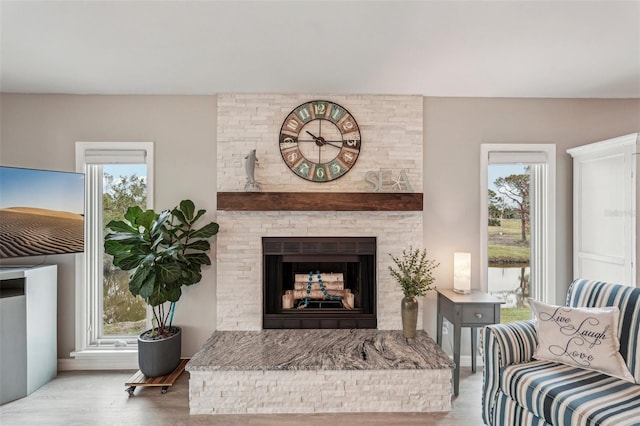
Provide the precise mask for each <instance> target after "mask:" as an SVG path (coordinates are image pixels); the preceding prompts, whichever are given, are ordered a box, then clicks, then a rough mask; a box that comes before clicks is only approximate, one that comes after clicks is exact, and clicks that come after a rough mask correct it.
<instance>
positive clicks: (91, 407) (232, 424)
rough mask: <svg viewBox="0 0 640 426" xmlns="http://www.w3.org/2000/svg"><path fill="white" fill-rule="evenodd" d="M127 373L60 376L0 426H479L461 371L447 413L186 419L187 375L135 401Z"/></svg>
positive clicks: (12, 406)
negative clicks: (165, 389)
mask: <svg viewBox="0 0 640 426" xmlns="http://www.w3.org/2000/svg"><path fill="white" fill-rule="evenodd" d="M132 373H133V372H132V371H124V372H123V371H119V372H93V371H82V372H61V373H60V374H59V375H58V377H57V378H56V379H54V380H53V381H51V382H50V383H48V384H46V385H45V386H43V387H42V388H40V389H38V390H37V391H36V392H34V393H33V394H31V395H29V396H28V397H26V398H23V399H20V400H18V401H13V402H10V403H7V404H4V405H3V406H1V407H0V424H1V425H2V426H41V425H64V426H74V425H78V426H80V425H82V426H85V425H123V426H128V425H132V426H133V425H145V426H155V425H171V426H181V425H225V426H236V425H238V426H239V425H265V426H276V425H278V426H293V425H305V426H306V425H322V426H337V425H350V426H363V425H367V426H369V425H385V426H386V425H393V426H396V425H426V426H430V425H434V426H435V425H437V426H457V425H461V426H480V425H482V417H481V414H480V413H481V411H480V410H481V401H480V395H481V388H482V369H481V367H480V368H478V372H477V373H475V374H472V373H471V368H470V367H462V368H461V370H460V395H459V396H458V397H456V398H454V399H453V403H452V404H453V410H452V411H451V412H449V413H409V414H392V413H375V414H374V413H371V414H369V413H366V414H314V415H308V414H286V415H284V414H271V415H214V416H191V415H189V373H188V372H186V371H185V372H184V373H183V374H182V376H180V378H179V379H178V381H177V382H176V383H175V385H174V386H173V387H171V388H169V391H168V392H167V393H166V394H164V395H162V394H161V393H160V388H157V387H147V388H137V389H136V390H135V393H134V396H132V397H129V396H128V394H127V393H126V392H125V386H124V383H125V382H126V381H127V380H128V379H129V377H130V376H131V374H132Z"/></svg>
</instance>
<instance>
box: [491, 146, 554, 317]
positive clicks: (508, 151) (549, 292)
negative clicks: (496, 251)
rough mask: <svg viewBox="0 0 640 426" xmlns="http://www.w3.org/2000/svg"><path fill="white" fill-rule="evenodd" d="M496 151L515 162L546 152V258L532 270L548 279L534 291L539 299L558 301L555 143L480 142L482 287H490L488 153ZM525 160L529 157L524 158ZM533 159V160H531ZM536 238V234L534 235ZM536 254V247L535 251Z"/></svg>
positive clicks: (543, 239) (537, 261)
mask: <svg viewBox="0 0 640 426" xmlns="http://www.w3.org/2000/svg"><path fill="white" fill-rule="evenodd" d="M491 153H497V154H499V155H500V156H501V157H502V158H508V157H509V156H512V158H513V159H514V161H513V163H517V162H519V161H518V159H519V158H526V157H528V158H531V157H536V156H537V155H536V154H538V155H541V154H544V157H545V158H546V159H545V161H544V164H546V165H547V170H546V172H547V173H546V179H544V183H543V186H544V187H545V188H544V192H545V195H546V196H545V200H544V202H543V203H544V204H543V205H542V206H541V208H540V213H541V214H543V215H544V226H543V227H544V229H543V230H542V233H541V234H539V235H537V236H536V237H537V239H538V241H540V244H541V248H542V252H543V255H542V256H543V259H542V260H540V259H531V267H532V268H531V269H530V270H531V271H532V272H533V267H534V264H535V267H536V268H537V270H539V271H543V272H542V275H543V276H542V277H541V278H540V282H542V283H545V284H544V288H540V289H539V291H538V294H535V296H534V297H536V298H537V299H538V300H541V301H543V302H546V303H553V304H557V301H556V300H555V285H554V283H555V281H556V145H555V144H534V143H524V144H481V146H480V288H481V289H482V291H484V292H487V291H488V287H489V284H488V276H487V272H488V266H487V265H488V245H487V244H488V229H487V224H488V223H489V222H488V221H489V213H488V206H489V197H488V190H489V185H488V182H487V179H488V167H489V165H490V164H491V163H490V161H489V156H490V155H491ZM525 162H526V161H525ZM529 162H531V161H529ZM532 238H533V235H532ZM532 255H533V251H532Z"/></svg>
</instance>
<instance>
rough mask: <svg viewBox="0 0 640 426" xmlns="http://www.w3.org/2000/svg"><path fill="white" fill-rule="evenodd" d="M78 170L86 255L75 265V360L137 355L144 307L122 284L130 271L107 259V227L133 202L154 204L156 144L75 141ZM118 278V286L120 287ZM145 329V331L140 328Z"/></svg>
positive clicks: (144, 206)
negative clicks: (99, 355) (82, 185)
mask: <svg viewBox="0 0 640 426" xmlns="http://www.w3.org/2000/svg"><path fill="white" fill-rule="evenodd" d="M76 169H77V170H78V171H81V172H84V173H85V175H86V179H85V181H86V188H85V227H86V232H85V235H86V240H85V253H84V254H82V255H78V260H77V261H76V264H77V267H76V351H75V352H74V353H73V354H72V355H73V356H75V357H76V358H78V357H82V354H83V353H91V352H93V353H94V355H95V352H96V351H102V352H104V351H105V350H107V351H111V352H118V351H119V352H122V353H124V352H129V353H131V352H135V351H136V350H137V345H136V342H137V335H138V334H139V333H140V332H141V331H144V329H146V328H148V327H149V324H147V323H146V321H147V319H146V318H147V317H148V316H147V315H146V309H147V308H146V305H145V304H144V303H142V304H141V303H140V300H139V298H138V300H136V298H133V297H132V296H131V295H130V293H129V292H128V289H127V288H126V287H125V288H123V285H122V283H123V282H125V283H126V281H127V279H128V273H127V272H125V271H120V270H118V269H117V268H115V267H113V265H112V264H111V262H110V261H109V259H108V258H105V255H104V246H103V244H104V231H105V225H106V223H107V222H109V221H110V220H111V219H114V218H115V217H117V216H119V214H120V213H114V211H117V210H123V209H124V210H126V207H128V205H130V204H132V203H138V204H140V203H141V204H144V205H141V207H143V208H152V206H153V143H152V142H77V143H76ZM118 280H119V283H118ZM140 329H142V330H140Z"/></svg>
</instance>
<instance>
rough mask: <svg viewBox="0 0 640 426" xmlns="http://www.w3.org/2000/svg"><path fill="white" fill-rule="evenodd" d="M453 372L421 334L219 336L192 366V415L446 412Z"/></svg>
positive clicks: (291, 332)
mask: <svg viewBox="0 0 640 426" xmlns="http://www.w3.org/2000/svg"><path fill="white" fill-rule="evenodd" d="M452 367H453V364H452V362H451V360H450V359H449V358H448V357H447V355H446V354H445V353H444V352H443V351H442V350H441V349H440V347H439V346H438V345H437V344H436V343H435V342H434V341H433V339H431V338H430V337H429V336H428V335H427V334H426V333H425V332H424V331H420V332H418V334H417V336H416V338H415V339H413V340H412V341H407V340H406V339H405V338H404V337H403V336H402V332H401V331H391V330H390V331H383V330H373V329H367V330H355V329H353V330H347V329H337V330H328V329H327V330H319V329H315V330H262V331H216V332H215V333H214V334H213V336H212V337H211V338H210V339H209V340H208V341H207V343H206V344H205V345H204V346H203V347H202V349H200V351H198V353H196V354H195V355H194V356H193V358H192V359H191V360H190V361H189V363H188V364H187V368H186V369H187V371H189V373H190V379H189V407H190V413H191V414H259V413H261V414H269V413H323V412H324V413H326V412H331V413H344V412H441V411H450V410H451V371H452V370H451V369H452Z"/></svg>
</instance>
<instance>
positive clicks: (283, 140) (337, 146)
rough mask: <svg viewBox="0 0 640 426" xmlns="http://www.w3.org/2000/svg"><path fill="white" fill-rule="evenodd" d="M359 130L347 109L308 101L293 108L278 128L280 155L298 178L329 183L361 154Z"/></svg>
mask: <svg viewBox="0 0 640 426" xmlns="http://www.w3.org/2000/svg"><path fill="white" fill-rule="evenodd" d="M360 144H361V139H360V128H359V127H358V123H356V120H355V118H353V116H352V115H351V114H350V113H349V111H347V110H346V108H344V107H342V106H340V105H338V104H336V103H334V102H329V101H311V102H307V103H304V104H302V105H300V106H298V107H297V108H295V109H294V110H293V111H291V113H290V114H289V115H288V116H287V118H285V120H284V122H283V123H282V128H281V129H280V153H281V154H282V158H283V159H284V162H285V163H286V164H287V166H288V167H289V168H290V169H291V170H292V171H293V172H294V173H295V174H297V175H298V176H300V177H301V178H304V179H306V180H310V181H312V182H329V181H332V180H335V179H338V178H339V177H341V176H344V174H345V173H347V172H348V171H349V170H351V168H352V167H353V166H354V164H355V163H356V160H357V159H358V154H359V153H360Z"/></svg>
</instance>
